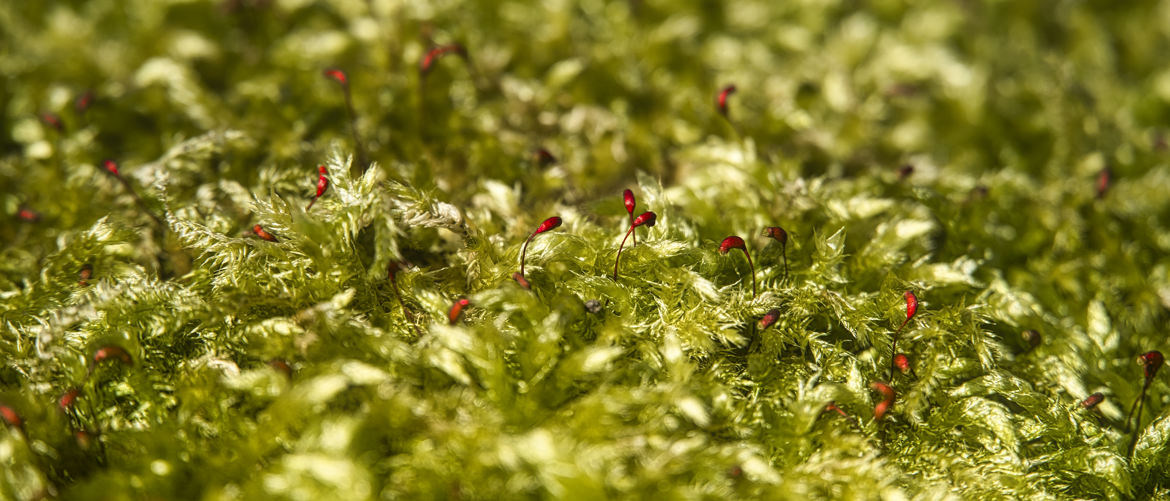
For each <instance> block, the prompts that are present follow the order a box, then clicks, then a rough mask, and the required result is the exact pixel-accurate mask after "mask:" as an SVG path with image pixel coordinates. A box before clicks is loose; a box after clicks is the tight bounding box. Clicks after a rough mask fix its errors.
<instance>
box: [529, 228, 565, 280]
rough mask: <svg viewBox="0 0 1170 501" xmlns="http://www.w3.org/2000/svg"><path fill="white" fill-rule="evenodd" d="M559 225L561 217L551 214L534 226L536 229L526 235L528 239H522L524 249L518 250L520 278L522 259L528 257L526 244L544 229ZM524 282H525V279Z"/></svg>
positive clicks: (547, 229)
mask: <svg viewBox="0 0 1170 501" xmlns="http://www.w3.org/2000/svg"><path fill="white" fill-rule="evenodd" d="M560 226H561V218H559V217H557V216H553V217H550V218H548V219H545V220H544V222H542V223H540V226H538V227H537V228H536V231H534V232H532V234H531V235H528V239H527V240H525V241H524V250H522V251H521V252H520V278H524V261H525V259H526V258H527V257H528V244H529V243H532V239H534V238H536V236H537V235H539V234H541V233H544V232H546V231H550V230H554V229H556V228H558V227H560ZM525 282H526V283H527V281H525Z"/></svg>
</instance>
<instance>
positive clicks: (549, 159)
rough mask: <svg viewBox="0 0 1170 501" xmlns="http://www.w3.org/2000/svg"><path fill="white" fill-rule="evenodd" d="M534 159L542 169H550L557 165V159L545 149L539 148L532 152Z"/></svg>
mask: <svg viewBox="0 0 1170 501" xmlns="http://www.w3.org/2000/svg"><path fill="white" fill-rule="evenodd" d="M532 157H533V158H534V159H535V160H536V165H539V166H541V167H548V166H550V165H552V164H555V163H557V157H554V156H553V154H552V153H551V152H549V151H548V150H546V149H544V148H537V149H536V151H534V152H532Z"/></svg>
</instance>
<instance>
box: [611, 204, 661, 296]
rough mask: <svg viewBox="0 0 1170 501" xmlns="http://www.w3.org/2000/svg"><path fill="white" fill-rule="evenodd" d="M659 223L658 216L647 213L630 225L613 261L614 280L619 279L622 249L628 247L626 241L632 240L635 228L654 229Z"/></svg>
mask: <svg viewBox="0 0 1170 501" xmlns="http://www.w3.org/2000/svg"><path fill="white" fill-rule="evenodd" d="M657 222H658V214H655V213H653V212H650V211H646V212H643V213H642V214H640V215H639V216H638V217H636V218H634V220H633V222H631V223H630V229H629V230H626V236H624V237H622V243H621V245H619V246H618V251H617V257H616V258H615V259H614V260H613V279H614V280H615V281H616V280H617V277H618V263H620V262H621V261H622V249H623V248H625V246H626V239H628V238H630V234H631V233H633V232H634V228H637V227H639V226H645V227H647V228H653V227H654V225H655V224H656V223H657Z"/></svg>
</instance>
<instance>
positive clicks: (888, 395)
mask: <svg viewBox="0 0 1170 501" xmlns="http://www.w3.org/2000/svg"><path fill="white" fill-rule="evenodd" d="M870 387H871V388H873V389H875V390H877V391H879V392H881V394H882V401H881V402H878V404H877V405H876V406H874V408H873V418H874V419H875V420H878V421H880V420H881V419H882V416H885V415H886V413H887V412H889V411H890V409H891V408H892V407H893V406H894V397H895V396H896V394H895V393H894V389H893V388H891V387H890V385H888V384H886V383H880V382H878V383H873V384H871V385H870Z"/></svg>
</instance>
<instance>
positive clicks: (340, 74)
mask: <svg viewBox="0 0 1170 501" xmlns="http://www.w3.org/2000/svg"><path fill="white" fill-rule="evenodd" d="M321 74H322V75H325V78H328V79H330V80H333V81H334V82H337V83H338V84H341V86H342V87H349V77H348V76H346V74H345V72H344V71H341V70H340V69H337V68H326V69H325V71H322V72H321Z"/></svg>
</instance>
